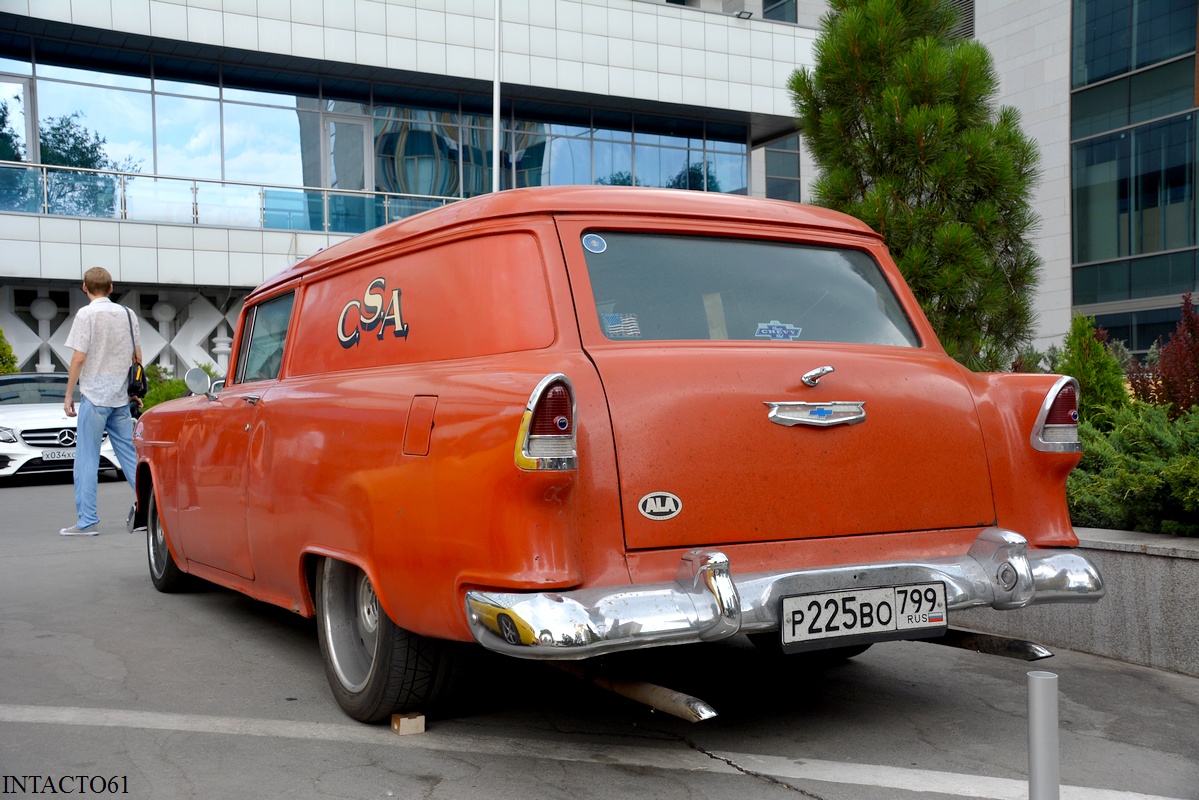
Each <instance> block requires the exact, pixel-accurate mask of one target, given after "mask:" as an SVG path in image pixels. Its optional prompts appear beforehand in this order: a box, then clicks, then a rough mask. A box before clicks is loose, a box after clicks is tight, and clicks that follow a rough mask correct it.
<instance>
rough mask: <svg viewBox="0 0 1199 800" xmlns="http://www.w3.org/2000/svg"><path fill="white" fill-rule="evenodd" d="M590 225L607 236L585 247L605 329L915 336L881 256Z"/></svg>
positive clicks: (653, 336)
mask: <svg viewBox="0 0 1199 800" xmlns="http://www.w3.org/2000/svg"><path fill="white" fill-rule="evenodd" d="M592 233H598V234H599V235H601V236H602V237H603V239H604V240H605V241H606V242H607V247H606V248H605V249H603V250H602V251H600V252H593V251H591V250H588V251H587V252H586V253H585V254H584V255H585V257H586V262H587V273H588V276H589V277H590V279H591V288H592V292H593V295H594V300H595V307H596V313H597V315H598V316H599V322H600V325H601V330H602V331H603V333H604V335H605V336H607V337H608V338H610V339H621V340H624V339H637V340H641V341H651V340H668V339H681V340H741V341H747V342H763V343H772V344H773V343H775V342H778V341H782V340H783V339H786V341H801V342H802V341H807V342H812V341H817V342H860V343H866V344H884V345H893V346H899V347H904V346H908V347H918V346H919V345H920V340H919V338H918V337H917V335H916V332H915V331H914V330H913V329H912V326H911V323H910V321H909V320H908V319H907V316H906V315H905V314H904V311H903V308H902V307H901V306H900V304H899V300H898V299H897V298H896V297H895V294H894V292H893V291H892V290H891V288H890V286H889V285H888V283H887V281H886V279H885V278H884V277H883V274H882V271H881V270H880V269H879V266H878V264H877V263H875V262H874V260H873V259H871V258H870V256H868V255H866V254H865V253H863V252H861V251H857V250H839V249H834V248H827V247H810V246H806V245H795V244H783V243H775V242H766V241H757V240H753V239H722V238H717V237H700V236H668V235H662V234H642V233H625V232H618V231H592ZM764 328H766V329H767V330H763V329H764ZM770 328H781V329H784V330H785V335H784V336H783V337H782V338H780V337H779V336H776V335H775V332H774V331H772V330H770Z"/></svg>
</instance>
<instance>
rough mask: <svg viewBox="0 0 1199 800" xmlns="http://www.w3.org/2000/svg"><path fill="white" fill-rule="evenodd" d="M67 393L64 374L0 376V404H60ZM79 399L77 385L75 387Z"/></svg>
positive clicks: (76, 396)
mask: <svg viewBox="0 0 1199 800" xmlns="http://www.w3.org/2000/svg"><path fill="white" fill-rule="evenodd" d="M66 393H67V376H66V375H36V374H30V375H4V376H2V377H0V405H6V406H15V405H26V404H37V403H47V404H55V405H62V402H63V398H64V396H65V395H66ZM75 400H79V387H78V386H76V387H75Z"/></svg>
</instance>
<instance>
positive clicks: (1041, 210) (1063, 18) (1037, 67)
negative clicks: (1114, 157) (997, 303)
mask: <svg viewBox="0 0 1199 800" xmlns="http://www.w3.org/2000/svg"><path fill="white" fill-rule="evenodd" d="M1069 21H1070V0H1040V2H1038V3H1027V2H1024V1H1023V0H988V2H986V3H982V2H978V3H976V4H975V21H974V28H975V31H976V34H977V38H978V40H979V41H980V42H981V43H982V44H984V45H986V46H987V49H988V50H990V51H991V56H992V57H993V58H994V60H995V67H996V71H997V72H998V73H999V76H1000V86H999V102H1000V103H1002V104H1003V105H1009V106H1014V107H1015V108H1016V109H1017V110H1018V111H1019V112H1020V118H1021V123H1022V125H1023V128H1024V132H1025V133H1026V134H1027V135H1028V136H1029V137H1031V138H1032V139H1034V140H1036V142H1037V144H1038V145H1039V147H1040V151H1041V180H1040V183H1039V184H1038V186H1037V188H1036V190H1035V191H1034V193H1033V208H1034V210H1035V211H1036V212H1037V214H1038V215H1039V216H1040V218H1041V226H1040V230H1039V232H1038V233H1037V236H1036V241H1037V251H1038V253H1039V254H1040V256H1041V260H1042V264H1043V267H1042V272H1041V282H1040V285H1039V287H1038V288H1037V292H1036V296H1035V298H1034V308H1035V310H1036V312H1037V340H1036V346H1037V348H1038V349H1041V350H1043V349H1045V348H1046V347H1047V346H1049V345H1051V344H1057V345H1060V344H1061V342H1062V339H1063V337H1064V336H1065V334H1066V331H1067V330H1068V329H1069V327H1070V314H1071V282H1070V33H1069Z"/></svg>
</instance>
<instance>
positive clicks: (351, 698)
mask: <svg viewBox="0 0 1199 800" xmlns="http://www.w3.org/2000/svg"><path fill="white" fill-rule="evenodd" d="M316 619H317V629H318V633H319V640H320V647H321V657H322V659H323V660H324V662H325V675H326V677H327V678H328V679H329V686H330V688H332V690H333V696H334V698H336V700H337V704H338V705H340V706H341V708H342V710H343V711H345V712H346V713H347V714H349V715H350V716H351V717H353V718H354V719H356V720H358V721H360V722H369V723H375V722H383V721H385V720H387V719H389V718H390V717H391V715H392V713H394V712H396V711H413V710H418V709H428V708H429V707H430V706H433V705H435V704H436V703H438V702H439V701H441V700H443V699H444V698H445V696H446V695H447V694H448V688H449V682H450V677H451V674H452V672H453V657H452V655H453V654H452V646H451V644H450V643H448V642H442V641H440V640H437V639H430V638H427V637H424V636H421V635H420V634H416V633H413V632H411V631H407V630H404V629H403V628H401V627H399V626H398V625H396V624H395V623H394V622H392V621H391V618H390V617H388V616H387V612H385V611H384V610H383V608H382V607H381V606H380V605H379V598H378V596H377V595H376V594H375V589H374V587H373V586H372V585H371V582H370V578H368V577H367V575H366V573H364V572H363V571H362V570H360V569H359V568H358V567H356V566H354V565H353V564H348V563H346V562H344V561H337V560H335V559H331V558H326V559H324V560H323V561H322V562H321V563H320V566H319V567H318V568H317V574H316Z"/></svg>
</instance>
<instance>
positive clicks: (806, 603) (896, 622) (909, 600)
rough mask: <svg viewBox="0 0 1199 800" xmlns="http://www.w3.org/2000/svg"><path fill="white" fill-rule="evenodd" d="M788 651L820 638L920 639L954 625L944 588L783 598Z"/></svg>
mask: <svg viewBox="0 0 1199 800" xmlns="http://www.w3.org/2000/svg"><path fill="white" fill-rule="evenodd" d="M781 622H782V624H781V626H780V628H781V632H782V636H783V647H784V648H786V647H788V645H791V646H796V645H802V644H806V643H810V642H813V641H815V640H827V639H841V638H848V637H853V638H854V639H855V640H857V641H860V642H864V641H879V640H884V639H918V638H923V637H927V636H937V635H940V634H941V633H942V632H944V630H945V629H946V628H948V627H949V615H948V613H947V611H946V608H945V584H943V583H914V584H909V585H906V586H884V587H880V588H876V589H852V590H849V591H844V592H820V593H818V594H801V595H795V596H793V597H784V598H783V615H782V619H781Z"/></svg>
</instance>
